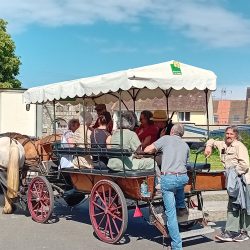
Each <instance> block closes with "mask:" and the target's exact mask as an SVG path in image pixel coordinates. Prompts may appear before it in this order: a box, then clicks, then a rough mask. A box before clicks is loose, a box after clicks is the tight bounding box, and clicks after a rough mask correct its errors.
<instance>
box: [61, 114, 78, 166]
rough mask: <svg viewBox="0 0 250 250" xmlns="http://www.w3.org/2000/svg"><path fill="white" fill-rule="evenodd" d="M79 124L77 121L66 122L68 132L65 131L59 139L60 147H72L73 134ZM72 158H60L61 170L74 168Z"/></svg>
mask: <svg viewBox="0 0 250 250" xmlns="http://www.w3.org/2000/svg"><path fill="white" fill-rule="evenodd" d="M79 126H80V123H79V120H78V119H71V120H69V122H68V130H67V131H65V132H64V133H63V135H62V138H61V143H62V147H64V148H68V147H73V146H74V143H75V141H74V132H75V131H76V130H77V129H78V128H79ZM72 161H73V156H72V155H65V156H63V157H61V160H60V166H61V168H71V167H74V164H73V163H72Z"/></svg>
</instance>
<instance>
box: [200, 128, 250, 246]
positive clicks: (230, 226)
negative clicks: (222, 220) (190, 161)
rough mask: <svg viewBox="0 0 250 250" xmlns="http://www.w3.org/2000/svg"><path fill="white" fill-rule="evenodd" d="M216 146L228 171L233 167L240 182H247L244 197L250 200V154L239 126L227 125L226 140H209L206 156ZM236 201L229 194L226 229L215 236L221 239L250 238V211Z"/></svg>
mask: <svg viewBox="0 0 250 250" xmlns="http://www.w3.org/2000/svg"><path fill="white" fill-rule="evenodd" d="M214 147H215V148H218V150H219V153H220V158H221V162H222V164H223V165H224V167H225V169H226V170H227V173H229V171H228V170H230V169H233V170H234V171H235V172H236V177H237V176H238V177H240V183H242V182H244V183H245V184H246V185H245V192H244V193H245V197H244V199H245V200H246V201H247V200H250V197H249V196H250V170H249V154H248V151H247V148H246V147H245V145H244V144H243V143H242V142H240V141H239V131H238V128H237V127H236V126H230V127H227V128H226V131H225V139H224V141H215V140H214V139H210V140H208V141H207V144H206V148H205V152H204V154H205V156H206V157H209V156H210V155H211V153H212V149H213V148H214ZM227 177H228V182H229V176H228V175H227ZM227 186H228V185H227ZM247 198H248V199H247ZM236 202H237V201H236V198H233V197H231V196H229V201H228V207H227V222H226V227H225V231H224V232H222V233H221V234H219V235H216V236H215V237H216V238H217V239H219V240H221V241H237V242H241V241H245V240H248V239H249V236H248V233H247V231H249V230H250V213H249V214H248V213H247V209H244V210H242V209H241V207H239V206H235V203H236ZM247 206H250V204H247ZM248 211H249V210H248Z"/></svg>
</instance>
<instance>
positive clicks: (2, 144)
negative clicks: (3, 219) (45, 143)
mask: <svg viewBox="0 0 250 250" xmlns="http://www.w3.org/2000/svg"><path fill="white" fill-rule="evenodd" d="M24 161H25V152H24V148H23V146H22V145H21V144H20V143H19V142H18V141H16V140H14V139H10V138H9V137H1V138H0V171H1V172H2V173H3V172H5V173H6V172H7V181H6V183H3V182H2V181H1V179H3V175H2V177H1V179H0V181H1V182H2V186H4V187H6V192H5V197H4V198H5V205H4V208H3V213H4V214H10V213H12V210H13V208H12V205H11V203H12V202H11V199H13V198H16V197H17V196H18V189H19V180H20V177H19V169H21V168H22V167H23V165H24Z"/></svg>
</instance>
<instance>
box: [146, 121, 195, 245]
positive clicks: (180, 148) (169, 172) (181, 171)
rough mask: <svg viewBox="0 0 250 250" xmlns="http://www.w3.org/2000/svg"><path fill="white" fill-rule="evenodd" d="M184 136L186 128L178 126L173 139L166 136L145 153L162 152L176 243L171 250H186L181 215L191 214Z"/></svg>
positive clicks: (163, 177)
mask: <svg viewBox="0 0 250 250" xmlns="http://www.w3.org/2000/svg"><path fill="white" fill-rule="evenodd" d="M183 134H184V127H183V125H182V124H175V125H174V126H173V127H172V129H171V132H170V136H169V135H165V136H163V137H161V138H160V139H158V140H157V141H156V142H154V143H152V144H151V145H149V146H147V147H146V148H145V149H144V152H145V153H153V152H155V151H158V150H161V151H162V164H161V183H160V184H161V191H162V197H163V201H164V206H165V213H166V216H167V227H168V231H169V235H170V237H171V239H172V242H171V247H172V249H175V250H177V249H178V250H180V249H182V240H181V236H180V232H179V227H178V221H177V215H179V216H182V215H184V214H188V211H187V208H186V205H185V194H184V186H185V185H186V184H187V183H188V176H187V169H186V164H187V161H188V158H189V151H190V150H189V147H188V145H187V144H186V143H185V142H184V141H183V140H182V136H183ZM176 208H177V215H176Z"/></svg>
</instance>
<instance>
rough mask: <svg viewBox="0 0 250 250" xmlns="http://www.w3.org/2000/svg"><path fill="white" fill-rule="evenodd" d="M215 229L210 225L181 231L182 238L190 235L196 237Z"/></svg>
mask: <svg viewBox="0 0 250 250" xmlns="http://www.w3.org/2000/svg"><path fill="white" fill-rule="evenodd" d="M214 231H215V229H214V228H211V227H209V226H207V227H204V228H200V229H193V230H190V231H186V232H182V233H180V235H181V238H182V239H186V238H190V237H195V236H199V235H205V234H210V233H213V232H214Z"/></svg>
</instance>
